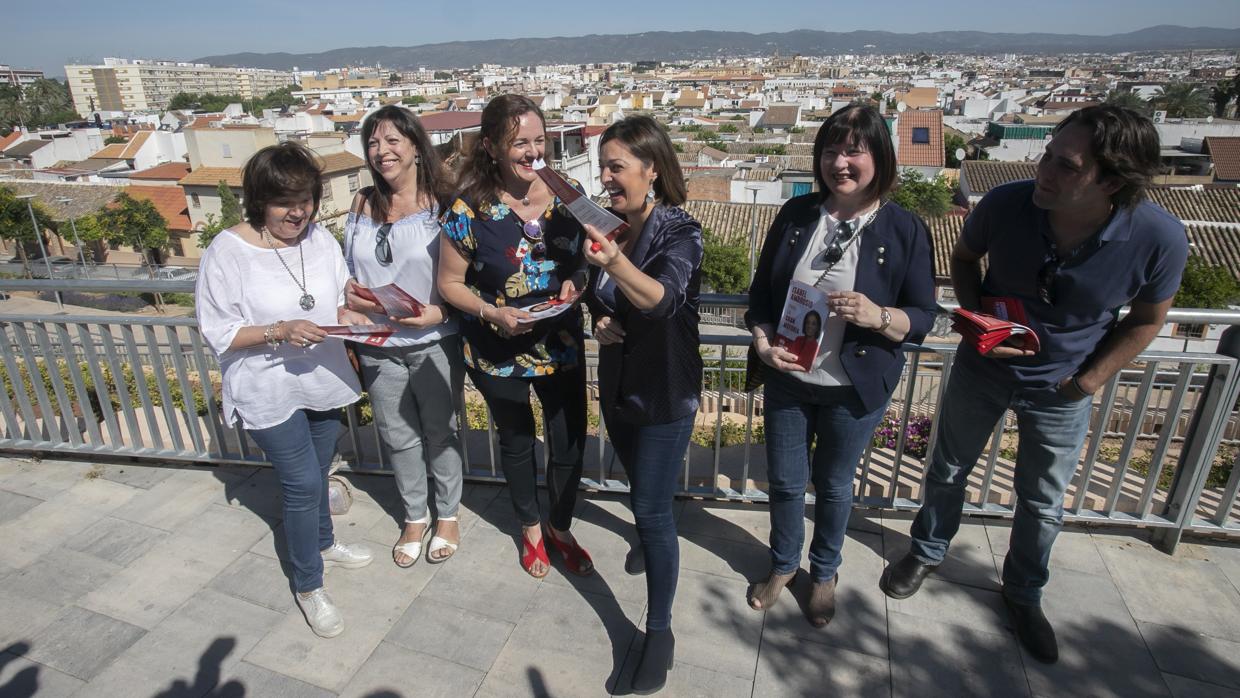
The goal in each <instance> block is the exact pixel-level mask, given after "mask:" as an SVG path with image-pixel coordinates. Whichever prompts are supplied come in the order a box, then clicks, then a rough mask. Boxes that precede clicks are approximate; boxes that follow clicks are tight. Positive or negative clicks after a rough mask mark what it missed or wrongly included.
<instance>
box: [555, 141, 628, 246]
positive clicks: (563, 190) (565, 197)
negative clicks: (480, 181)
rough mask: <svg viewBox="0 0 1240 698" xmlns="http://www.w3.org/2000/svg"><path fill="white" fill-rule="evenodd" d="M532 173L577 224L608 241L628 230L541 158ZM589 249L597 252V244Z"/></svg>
mask: <svg viewBox="0 0 1240 698" xmlns="http://www.w3.org/2000/svg"><path fill="white" fill-rule="evenodd" d="M534 172H535V173H536V174H537V175H538V177H539V179H541V180H542V181H543V182H545V183H546V185H547V186H548V187H550V188H551V191H552V193H554V194H555V195H556V196H558V197H560V201H563V202H564V205H565V206H567V207H568V210H569V212H570V213H572V214H573V218H576V219H577V222H578V223H581V224H582V225H592V226H594V227H595V228H598V230H599V232H600V233H602V234H603V235H605V236H607V239H608V240H615V239H616V236H617V235H619V234H620V233H622V232H624V231H625V230H628V227H629V224H628V223H625V222H624V220H623V219H622V218H620V217H619V216H616V215H615V214H614V213H612V212H611V211H608V210H607V209H605V208H603V207H602V206H599V205H598V204H596V203H594V202H593V201H591V200H590V197H588V196H586V195H584V194H582V193H581V192H579V191H577V190H576V189H574V188H573V186H572V185H571V184H569V183H568V180H566V179H564V178H563V177H561V176H560V174H559V173H558V172H556V171H555V170H553V169H551V168H550V167H547V163H546V162H544V161H543V160H542V158H539V159H537V160H535V161H534ZM590 249H592V250H593V251H595V252H598V251H599V246H598V243H597V242H595V243H591V247H590Z"/></svg>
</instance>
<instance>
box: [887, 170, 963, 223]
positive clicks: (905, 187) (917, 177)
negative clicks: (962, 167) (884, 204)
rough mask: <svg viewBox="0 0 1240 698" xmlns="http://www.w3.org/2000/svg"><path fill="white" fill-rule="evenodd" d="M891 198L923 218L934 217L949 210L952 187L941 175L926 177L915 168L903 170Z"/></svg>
mask: <svg viewBox="0 0 1240 698" xmlns="http://www.w3.org/2000/svg"><path fill="white" fill-rule="evenodd" d="M891 200H892V201H894V202H896V203H897V204H900V205H901V206H903V207H904V208H906V209H908V210H910V211H912V212H913V213H916V214H917V215H919V216H922V217H923V218H936V217H938V216H941V215H943V214H945V213H947V212H948V211H949V210H951V207H952V187H951V185H950V184H948V182H947V180H946V179H944V178H943V177H942V176H939V177H935V178H934V179H926V178H925V177H922V176H921V173H919V172H917V171H915V170H904V171H903V172H901V173H900V181H899V182H898V183H897V184H896V188H895V190H893V191H892V192H891Z"/></svg>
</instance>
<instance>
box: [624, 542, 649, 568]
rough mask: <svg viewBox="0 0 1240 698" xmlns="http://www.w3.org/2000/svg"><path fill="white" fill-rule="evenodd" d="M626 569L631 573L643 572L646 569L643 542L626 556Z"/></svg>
mask: <svg viewBox="0 0 1240 698" xmlns="http://www.w3.org/2000/svg"><path fill="white" fill-rule="evenodd" d="M624 571H625V572H628V573H629V574H642V573H644V572H645V571H646V554H645V553H644V552H642V544H641V543H638V544H637V545H634V546H633V547H632V548H629V552H628V554H627V555H625V556H624Z"/></svg>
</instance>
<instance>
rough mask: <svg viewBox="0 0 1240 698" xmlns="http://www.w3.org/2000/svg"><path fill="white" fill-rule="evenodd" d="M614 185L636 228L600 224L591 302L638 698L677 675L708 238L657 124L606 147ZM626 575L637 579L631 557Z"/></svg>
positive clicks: (643, 122)
mask: <svg viewBox="0 0 1240 698" xmlns="http://www.w3.org/2000/svg"><path fill="white" fill-rule="evenodd" d="M599 155H600V157H599V160H600V161H601V169H602V172H601V175H600V179H601V180H602V183H603V187H604V188H606V190H607V193H608V195H609V196H610V197H611V205H612V210H613V211H615V212H616V213H618V214H620V215H622V216H624V217H625V219H626V220H627V222H628V224H629V228H628V230H626V231H625V232H624V233H622V234H621V235H620V236H618V237H617V238H616V240H615V242H612V241H610V240H607V239H606V238H604V237H603V236H602V235H600V234H599V232H598V231H597V230H595V229H593V228H592V227H590V226H586V234H587V235H589V236H590V238H591V241H592V242H593V243H594V244H596V245H597V249H596V248H594V247H592V246H591V243H590V242H587V243H586V245H585V256H586V259H587V260H588V261H589V262H590V264H592V265H594V268H593V269H592V270H591V273H590V283H589V286H588V289H589V291H588V294H587V296H586V302H587V304H588V305H589V307H590V315H591V316H592V317H593V319H594V323H595V324H594V337H595V339H596V340H598V343H599V358H598V372H599V393H600V395H601V397H602V405H603V409H602V412H603V420H604V421H605V422H606V424H607V430H608V432H610V434H611V443H612V447H613V448H614V449H615V451H616V455H617V456H618V457H619V459H620V463H621V465H623V466H624V470H625V472H626V473H627V474H628V476H629V491H630V493H631V494H630V497H631V500H632V504H633V518H634V519H635V520H636V522H637V535H638V538H639V539H640V540H641V561H642V563H643V564H644V567H645V570H646V594H647V597H648V606H647V612H646V641H645V643H644V644H643V646H642V655H641V659H639V660H638V663H637V670H636V672H635V673H634V675H633V682H632V689H633V692H634V693H638V694H646V693H653V692H655V691H657V690H659V689H660V688H662V687H663V685H664V683H665V682H666V680H667V671H668V669H670V668H671V666H672V654H673V651H674V648H675V638H674V637H673V636H672V626H671V622H672V597H673V596H674V595H675V593H676V579H677V571H678V567H679V564H680V562H679V561H680V547H679V544H678V542H677V539H676V518H675V516H674V515H673V510H672V502H673V500H672V495H673V494H674V492H675V491H676V474H677V473H678V472H680V468H679V467H678V466H679V464H680V463H681V462H682V461H683V459H684V454H685V449H687V448H688V447H689V436H690V434H691V433H692V432H693V418H694V416H695V414H696V413H697V408H698V397H699V395H700V393H701V390H702V357H701V355H700V354H699V353H698V287H699V284H700V279H701V265H702V228H701V226H700V225H698V222H697V221H695V220H693V218H692V217H691V216H690V215H689V214H687V213H685V212H684V210H682V209H681V208H680V205H681V204H683V203H684V202H685V196H686V187H685V180H684V177H683V176H682V175H681V172H680V163H679V162H677V160H676V152H675V150H674V149H673V148H672V142H671V140H670V139H669V138H668V137H667V133H665V132H664V131H663V128H662V127H661V126H659V124H658V123H657V122H656V121H655V120H654V119H651V118H650V117H647V116H634V117H630V118H627V119H623V120H621V121H618V122H616V123H614V124H612V125H611V126H609V127H608V128H607V130H606V131H604V132H603V137H602V139H601V142H600V144H599ZM630 558H631V559H630V561H628V562H626V564H625V569H626V570H629V571H630V572H636V571H637V569H638V568H637V566H636V565H635V564H633V563H635V562H636V559H635V556H634V555H633V554H630Z"/></svg>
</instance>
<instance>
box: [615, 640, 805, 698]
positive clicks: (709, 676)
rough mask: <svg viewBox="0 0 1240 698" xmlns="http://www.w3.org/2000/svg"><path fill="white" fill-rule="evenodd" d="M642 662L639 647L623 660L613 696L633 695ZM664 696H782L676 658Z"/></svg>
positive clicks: (701, 697)
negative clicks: (636, 676) (634, 681)
mask: <svg viewBox="0 0 1240 698" xmlns="http://www.w3.org/2000/svg"><path fill="white" fill-rule="evenodd" d="M640 659H641V646H640V644H638V646H637V647H635V648H634V649H633V651H631V652H630V653H629V656H628V658H626V659H625V661H624V670H623V671H622V672H620V678H619V679H617V681H616V687H615V690H614V691H613V694H614V695H617V696H623V695H630V693H631V691H632V684H633V673H634V672H635V671H637V662H638V660H640ZM662 694H666V695H668V696H677V698H750V696H765V695H781V694H779V693H758V692H756V691H755V690H754V683H753V681H751V680H749V679H742V678H740V677H737V676H730V675H728V674H724V673H721V672H718V671H712V670H710V669H704V668H702V667H700V666H693V665H692V664H690V663H688V662H686V661H683V660H681V659H680V658H679V657H677V658H676V659H675V664H674V666H673V667H672V670H671V671H670V672H668V674H667V686H666V687H665V688H664V689H663V691H662ZM818 695H821V693H819V694H818Z"/></svg>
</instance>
